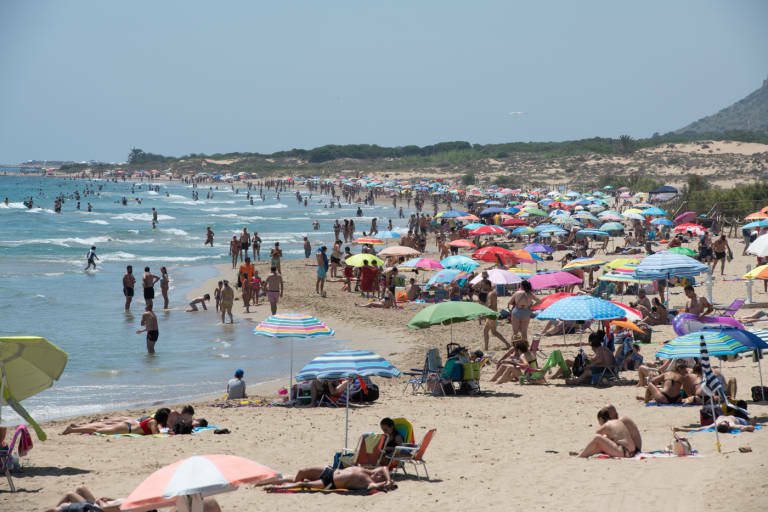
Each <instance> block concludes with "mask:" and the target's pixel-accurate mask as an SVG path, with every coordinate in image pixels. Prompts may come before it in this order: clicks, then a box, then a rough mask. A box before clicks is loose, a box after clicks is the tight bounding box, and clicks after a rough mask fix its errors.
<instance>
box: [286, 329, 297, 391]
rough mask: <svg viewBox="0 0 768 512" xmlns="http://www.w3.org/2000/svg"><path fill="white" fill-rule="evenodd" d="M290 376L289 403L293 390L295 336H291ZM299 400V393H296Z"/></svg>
mask: <svg viewBox="0 0 768 512" xmlns="http://www.w3.org/2000/svg"><path fill="white" fill-rule="evenodd" d="M290 368H291V369H290V375H289V376H288V401H289V402H290V401H291V388H292V387H293V336H291V366H290ZM298 398H299V392H298V390H297V391H296V399H297V400H298Z"/></svg>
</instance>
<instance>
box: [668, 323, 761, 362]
mask: <svg viewBox="0 0 768 512" xmlns="http://www.w3.org/2000/svg"><path fill="white" fill-rule="evenodd" d="M702 337H703V338H704V341H705V342H706V344H707V350H708V351H709V354H710V355H713V356H728V355H734V354H739V353H741V352H746V351H748V350H750V349H749V348H748V347H746V346H744V345H742V344H741V343H739V342H738V341H737V340H736V339H735V338H734V337H732V336H729V335H728V334H726V333H725V332H723V331H721V330H717V331H695V332H689V333H688V334H684V335H682V336H679V337H677V338H675V339H673V340H671V341H669V342H668V343H666V344H665V345H664V346H663V347H662V348H661V350H659V351H658V352H656V357H663V358H664V359H679V358H686V357H701V338H702Z"/></svg>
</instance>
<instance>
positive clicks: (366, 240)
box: [354, 236, 384, 245]
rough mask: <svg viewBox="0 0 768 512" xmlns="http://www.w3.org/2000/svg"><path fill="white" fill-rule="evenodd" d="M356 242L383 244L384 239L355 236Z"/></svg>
mask: <svg viewBox="0 0 768 512" xmlns="http://www.w3.org/2000/svg"><path fill="white" fill-rule="evenodd" d="M354 243H356V244H370V245H383V244H384V241H383V240H382V239H381V238H375V237H372V236H361V237H359V238H355V241H354Z"/></svg>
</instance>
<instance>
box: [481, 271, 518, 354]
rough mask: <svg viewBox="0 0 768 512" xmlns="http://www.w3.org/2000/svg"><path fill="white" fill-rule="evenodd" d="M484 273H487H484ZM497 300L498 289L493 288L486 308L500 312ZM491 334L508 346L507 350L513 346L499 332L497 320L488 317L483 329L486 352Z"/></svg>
mask: <svg viewBox="0 0 768 512" xmlns="http://www.w3.org/2000/svg"><path fill="white" fill-rule="evenodd" d="M483 273H485V272H483ZM497 299H498V296H497V293H496V287H495V286H494V287H493V288H491V291H490V292H489V293H488V297H487V299H486V303H485V305H486V307H488V308H489V309H492V310H494V311H498V310H499V309H498V300H497ZM490 334H493V335H494V336H496V337H497V338H498V339H500V340H501V341H502V343H504V345H506V347H507V348H510V347H511V345H510V344H509V342H508V341H507V340H506V338H504V335H503V334H501V333H500V332H499V330H498V328H497V323H496V319H495V318H493V317H490V316H487V317H485V326H484V327H483V340H484V342H485V350H486V352H487V351H488V341H489V340H490V336H489V335H490Z"/></svg>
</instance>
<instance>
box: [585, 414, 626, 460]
mask: <svg viewBox="0 0 768 512" xmlns="http://www.w3.org/2000/svg"><path fill="white" fill-rule="evenodd" d="M597 421H598V422H599V423H600V428H598V429H597V430H596V431H595V437H593V438H592V440H591V441H590V442H589V443H588V444H587V446H586V447H585V448H584V449H583V450H582V451H581V453H580V454H579V457H583V458H587V457H590V456H592V455H597V454H598V453H605V454H606V455H610V456H611V457H628V458H629V457H634V456H635V454H637V452H638V451H639V449H638V448H637V446H636V445H635V443H634V441H633V440H632V436H631V434H630V433H629V429H627V426H626V425H625V424H624V422H623V421H621V420H618V419H616V420H612V419H611V417H610V414H609V413H608V411H606V410H603V409H601V410H600V411H599V412H598V413H597Z"/></svg>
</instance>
